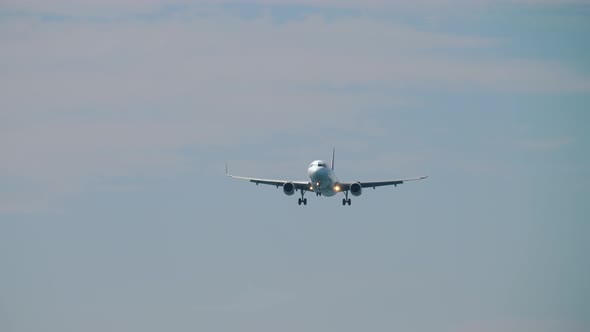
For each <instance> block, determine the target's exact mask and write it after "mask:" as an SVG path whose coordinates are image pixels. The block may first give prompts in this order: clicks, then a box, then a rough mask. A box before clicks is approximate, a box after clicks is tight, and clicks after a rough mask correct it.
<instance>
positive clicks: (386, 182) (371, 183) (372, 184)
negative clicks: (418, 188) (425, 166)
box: [341, 176, 428, 191]
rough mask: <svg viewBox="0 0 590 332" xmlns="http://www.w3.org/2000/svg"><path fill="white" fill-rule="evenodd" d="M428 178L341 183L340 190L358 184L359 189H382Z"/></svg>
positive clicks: (345, 189)
mask: <svg viewBox="0 0 590 332" xmlns="http://www.w3.org/2000/svg"><path fill="white" fill-rule="evenodd" d="M427 177H428V176H421V177H418V178H410V179H397V180H383V181H359V182H353V183H341V188H342V190H343V191H347V190H350V186H352V185H353V184H356V183H358V184H360V186H361V188H373V189H375V188H376V187H382V186H397V185H398V184H402V183H404V182H407V181H417V180H423V179H426V178H427Z"/></svg>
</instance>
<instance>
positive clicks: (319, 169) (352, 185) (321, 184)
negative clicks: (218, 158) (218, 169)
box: [225, 149, 428, 206]
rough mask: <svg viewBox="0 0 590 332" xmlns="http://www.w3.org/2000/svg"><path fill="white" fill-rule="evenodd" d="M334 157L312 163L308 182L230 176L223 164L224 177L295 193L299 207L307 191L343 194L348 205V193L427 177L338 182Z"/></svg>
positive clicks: (309, 168)
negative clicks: (299, 194)
mask: <svg viewBox="0 0 590 332" xmlns="http://www.w3.org/2000/svg"><path fill="white" fill-rule="evenodd" d="M334 155H335V149H332V162H331V165H330V167H328V164H327V163H326V162H325V161H323V160H315V161H313V162H312V163H311V164H310V165H309V167H308V168H307V175H308V176H309V181H291V180H273V179H259V178H251V177H245V176H236V175H231V174H229V173H228V171H227V163H226V164H225V175H227V176H228V177H230V178H234V179H240V180H248V181H250V182H253V183H256V185H259V184H267V185H271V186H276V187H277V188H278V187H283V193H285V195H287V196H292V195H293V194H295V192H296V191H299V192H300V193H301V198H299V199H298V201H297V203H298V204H299V205H301V204H303V205H307V198H305V197H304V195H305V193H306V192H307V191H309V192H315V193H316V196H326V197H332V196H334V195H336V194H337V193H340V192H342V193H344V195H345V198H343V199H342V205H347V204H348V205H349V206H350V204H351V203H352V199H350V198H348V193H349V192H350V194H352V196H360V195H361V194H362V193H363V188H373V189H375V188H376V187H381V186H390V185H393V186H395V187H397V185H398V184H402V183H404V182H406V181H416V180H423V179H426V178H427V177H428V176H421V177H418V178H411V179H398V180H385V181H357V182H340V180H338V178H337V177H336V174H335V173H334Z"/></svg>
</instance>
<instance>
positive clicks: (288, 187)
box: [283, 182, 295, 196]
mask: <svg viewBox="0 0 590 332" xmlns="http://www.w3.org/2000/svg"><path fill="white" fill-rule="evenodd" d="M283 192H284V193H285V195H287V196H291V195H293V194H294V193H295V185H294V184H293V182H285V184H284V185H283Z"/></svg>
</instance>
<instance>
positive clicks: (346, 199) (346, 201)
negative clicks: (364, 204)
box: [342, 191, 352, 206]
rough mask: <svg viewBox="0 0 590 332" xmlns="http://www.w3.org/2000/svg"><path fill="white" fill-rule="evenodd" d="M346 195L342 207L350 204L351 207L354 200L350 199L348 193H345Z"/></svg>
mask: <svg viewBox="0 0 590 332" xmlns="http://www.w3.org/2000/svg"><path fill="white" fill-rule="evenodd" d="M344 195H346V198H343V199H342V205H343V206H344V205H346V204H348V206H350V204H351V203H352V199H350V198H348V191H345V192H344Z"/></svg>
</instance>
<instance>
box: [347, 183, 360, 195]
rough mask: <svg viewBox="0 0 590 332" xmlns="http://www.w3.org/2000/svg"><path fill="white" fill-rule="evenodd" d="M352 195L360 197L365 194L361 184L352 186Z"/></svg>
mask: <svg viewBox="0 0 590 332" xmlns="http://www.w3.org/2000/svg"><path fill="white" fill-rule="evenodd" d="M350 193H351V194H352V196H360V195H361V194H362V193H363V188H362V187H361V184H360V182H357V183H353V184H351V185H350Z"/></svg>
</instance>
